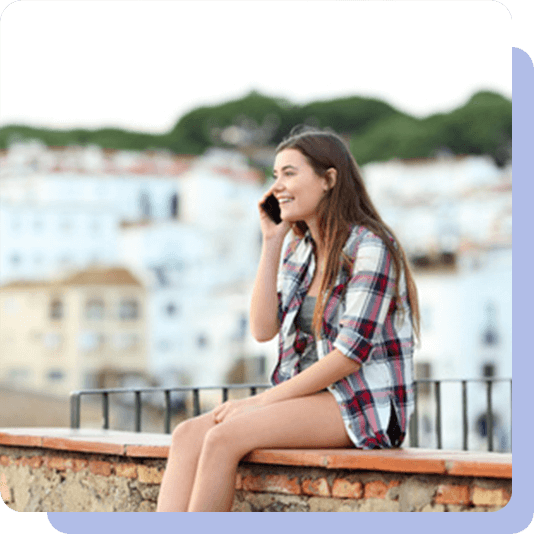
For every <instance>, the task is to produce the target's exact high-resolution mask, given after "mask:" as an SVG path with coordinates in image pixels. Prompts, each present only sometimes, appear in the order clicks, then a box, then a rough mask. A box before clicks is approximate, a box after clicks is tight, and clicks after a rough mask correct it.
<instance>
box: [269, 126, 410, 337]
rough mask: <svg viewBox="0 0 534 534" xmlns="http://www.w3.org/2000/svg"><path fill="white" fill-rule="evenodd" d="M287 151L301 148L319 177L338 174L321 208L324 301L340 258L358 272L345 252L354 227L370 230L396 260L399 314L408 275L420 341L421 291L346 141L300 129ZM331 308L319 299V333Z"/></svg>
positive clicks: (299, 229)
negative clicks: (333, 171)
mask: <svg viewBox="0 0 534 534" xmlns="http://www.w3.org/2000/svg"><path fill="white" fill-rule="evenodd" d="M287 148H294V149H297V150H299V151H300V152H301V153H302V154H303V155H304V156H305V157H306V159H307V160H308V162H309V164H310V165H311V166H312V168H313V169H314V171H315V173H316V174H317V175H318V176H324V175H325V174H326V171H327V170H328V169H331V168H334V169H336V171H337V180H336V182H335V185H334V186H333V187H332V188H330V189H329V190H328V192H327V193H326V195H325V196H324V197H323V198H322V199H321V201H320V202H319V205H318V207H317V211H318V217H317V220H318V223H319V224H318V227H319V239H320V241H321V243H323V244H324V247H325V250H324V253H325V258H326V259H327V260H326V267H325V271H324V274H323V276H322V279H321V285H320V288H319V295H321V296H322V297H324V296H326V295H329V294H330V293H331V291H332V290H333V287H334V284H335V280H336V277H337V275H338V273H339V269H340V266H341V264H340V259H341V262H342V263H343V264H344V265H345V266H346V267H347V268H348V269H352V262H353V260H351V258H349V257H348V256H346V255H345V254H344V253H343V246H344V244H345V242H346V240H347V239H348V237H349V235H350V231H351V225H353V224H357V225H361V226H364V227H366V228H368V229H369V230H371V231H372V232H373V233H375V234H376V235H378V236H379V237H380V238H381V239H382V240H383V241H384V244H385V245H386V247H387V248H388V251H389V253H390V254H391V256H392V258H393V262H394V268H395V273H396V281H395V302H396V304H397V307H398V309H399V310H402V309H403V307H402V304H401V298H400V288H399V284H400V278H401V277H400V273H402V272H404V277H405V280H406V286H407V290H408V302H409V306H410V310H411V318H412V324H413V329H414V334H415V336H416V338H417V339H419V333H420V317H419V303H418V297H417V288H416V286H415V282H414V280H413V276H412V273H411V269H410V266H409V263H408V260H407V258H406V254H405V252H404V250H403V248H402V247H401V245H400V243H399V241H398V239H397V238H396V236H395V234H394V233H393V231H392V230H391V228H389V226H388V225H387V224H386V223H385V222H384V221H383V220H382V218H381V217H380V215H379V214H378V211H377V210H376V208H375V206H374V205H373V202H372V201H371V198H370V197H369V194H368V193H367V190H366V188H365V183H364V181H363V178H362V174H361V171H360V169H359V167H358V164H357V163H356V160H355V159H354V157H353V155H352V154H351V152H350V150H349V149H348V147H347V146H346V145H345V142H344V141H343V139H341V137H339V136H338V135H337V134H335V133H333V132H332V131H330V130H317V129H315V128H309V127H302V126H297V127H296V128H293V129H292V130H291V133H290V135H289V137H287V138H286V139H284V140H283V141H282V142H281V143H280V144H279V145H278V147H277V148H276V153H279V152H281V151H282V150H285V149H287ZM307 229H308V226H307V225H306V223H305V222H304V221H298V222H296V223H295V224H294V225H293V231H294V232H295V234H296V235H297V236H299V237H303V236H304V234H305V233H306V231H307ZM325 305H326V299H324V298H318V299H317V304H316V306H315V311H314V314H313V328H314V331H315V332H320V331H321V324H322V317H323V314H324V309H325Z"/></svg>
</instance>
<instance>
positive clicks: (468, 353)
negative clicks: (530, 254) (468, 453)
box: [362, 156, 512, 450]
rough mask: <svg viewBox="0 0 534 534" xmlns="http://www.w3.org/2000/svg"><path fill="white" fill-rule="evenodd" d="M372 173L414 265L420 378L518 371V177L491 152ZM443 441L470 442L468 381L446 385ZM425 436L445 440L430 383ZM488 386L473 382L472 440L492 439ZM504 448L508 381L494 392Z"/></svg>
mask: <svg viewBox="0 0 534 534" xmlns="http://www.w3.org/2000/svg"><path fill="white" fill-rule="evenodd" d="M362 172H363V174H364V178H365V181H366V184H367V187H368V190H369V192H370V195H371V198H372V199H373V201H374V202H375V204H376V206H377V208H378V210H379V212H380V213H381V215H382V216H383V218H384V219H385V221H386V222H387V223H389V224H390V225H391V227H392V228H393V230H394V231H395V232H396V234H397V236H398V237H399V239H400V240H401V242H402V244H403V246H404V248H405V250H406V252H407V254H408V256H409V258H410V259H411V261H412V263H413V265H414V268H415V269H414V277H415V281H416V284H417V287H418V291H419V299H420V306H421V316H422V332H421V346H420V347H418V349H417V350H416V353H415V362H416V377H417V378H431V379H434V380H448V379H451V380H453V379H476V380H482V379H487V378H511V376H512V179H511V169H510V168H506V169H498V168H497V167H496V166H495V165H494V164H493V163H492V161H491V159H489V158H486V157H482V156H461V157H445V158H436V159H419V160H409V161H389V162H385V163H372V164H369V165H366V166H365V167H364V168H363V169H362ZM441 397H442V404H441V405H442V439H443V442H442V445H443V447H444V448H453V449H454V448H461V447H462V391H461V384H459V383H457V382H455V383H452V382H451V383H447V382H444V383H443V384H442V385H441ZM420 401H421V402H420V404H419V407H420V420H419V438H420V444H421V445H422V446H429V447H433V446H435V445H436V444H437V439H436V435H435V430H436V427H435V423H436V415H435V414H436V402H435V390H434V386H432V387H430V388H426V387H424V388H421V389H420ZM486 402H487V386H486V384H485V383H483V382H479V383H470V384H469V386H468V413H469V437H468V442H469V447H470V448H477V447H479V448H483V449H485V448H486V447H487V442H486V440H485V439H484V436H483V434H484V431H485V425H486V424H487V423H486V418H485V411H486ZM492 404H493V412H494V414H495V418H496V419H495V421H496V423H495V427H496V429H495V438H494V446H495V449H496V450H506V449H509V447H510V436H509V429H510V424H511V421H510V418H511V415H510V414H511V397H510V385H509V383H508V382H506V383H505V382H502V383H495V384H494V386H493V390H492Z"/></svg>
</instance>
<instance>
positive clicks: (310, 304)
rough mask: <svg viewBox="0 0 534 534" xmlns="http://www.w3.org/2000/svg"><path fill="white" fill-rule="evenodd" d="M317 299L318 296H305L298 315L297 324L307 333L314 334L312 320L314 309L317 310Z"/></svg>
mask: <svg viewBox="0 0 534 534" xmlns="http://www.w3.org/2000/svg"><path fill="white" fill-rule="evenodd" d="M316 301H317V298H316V297H308V296H306V297H304V300H303V301H302V304H301V305H300V310H299V312H298V314H297V317H296V322H297V326H298V327H299V329H300V330H302V331H303V332H306V334H311V335H313V330H312V320H313V311H314V310H315V302H316Z"/></svg>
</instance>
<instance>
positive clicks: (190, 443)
mask: <svg viewBox="0 0 534 534" xmlns="http://www.w3.org/2000/svg"><path fill="white" fill-rule="evenodd" d="M214 426H215V423H214V422H213V415H212V414H211V413H208V414H205V415H200V416H198V417H194V418H193V419H188V420H187V421H184V422H183V423H181V424H179V425H178V426H177V427H176V428H175V429H174V431H173V434H172V444H171V447H170V451H169V459H168V461H167V467H166V468H165V474H164V475H163V480H162V483H161V488H160V492H159V497H158V506H157V509H156V512H187V507H188V505H189V499H190V496H191V489H192V487H193V483H194V481H195V473H196V470H197V464H198V458H199V456H200V451H201V449H202V443H203V441H204V437H205V435H206V433H207V432H208V430H210V429H211V428H213V427H214Z"/></svg>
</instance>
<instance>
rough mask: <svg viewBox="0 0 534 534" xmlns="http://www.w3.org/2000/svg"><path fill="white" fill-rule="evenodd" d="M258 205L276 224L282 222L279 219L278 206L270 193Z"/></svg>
mask: <svg viewBox="0 0 534 534" xmlns="http://www.w3.org/2000/svg"><path fill="white" fill-rule="evenodd" d="M260 205H261V207H262V208H263V211H265V213H267V215H269V217H270V218H271V219H272V220H273V221H274V222H275V223H276V224H280V223H281V222H282V219H281V217H280V204H278V200H277V199H276V197H275V196H274V195H273V194H272V193H271V194H270V195H269V196H268V197H267V198H266V199H265V201H264V202H263V203H262V204H260Z"/></svg>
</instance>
